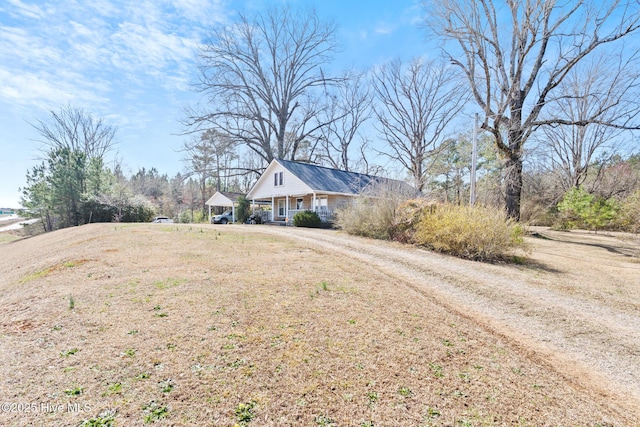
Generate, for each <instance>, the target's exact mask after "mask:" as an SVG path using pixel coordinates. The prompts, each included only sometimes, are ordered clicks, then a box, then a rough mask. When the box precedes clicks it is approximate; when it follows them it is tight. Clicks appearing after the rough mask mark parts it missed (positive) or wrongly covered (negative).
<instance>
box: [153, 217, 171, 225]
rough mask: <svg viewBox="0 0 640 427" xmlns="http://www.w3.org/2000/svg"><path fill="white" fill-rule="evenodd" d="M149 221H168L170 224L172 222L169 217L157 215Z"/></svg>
mask: <svg viewBox="0 0 640 427" xmlns="http://www.w3.org/2000/svg"><path fill="white" fill-rule="evenodd" d="M151 222H155V223H169V224H171V223H172V222H173V220H172V219H171V218H169V217H166V216H157V217H155V218H153V221H151Z"/></svg>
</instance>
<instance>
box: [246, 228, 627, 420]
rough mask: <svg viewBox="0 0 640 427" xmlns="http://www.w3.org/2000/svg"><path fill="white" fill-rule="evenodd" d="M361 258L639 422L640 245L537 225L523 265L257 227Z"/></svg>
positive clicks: (339, 235)
mask: <svg viewBox="0 0 640 427" xmlns="http://www.w3.org/2000/svg"><path fill="white" fill-rule="evenodd" d="M255 231H256V232H260V233H265V234H274V235H278V236H281V237H289V238H291V239H294V240H295V241H297V242H298V243H301V242H304V243H305V244H308V245H309V246H313V247H315V248H322V249H323V250H326V251H327V252H332V253H336V252H337V253H341V254H344V255H345V256H348V257H350V258H352V259H357V260H360V261H361V262H362V263H364V264H366V265H369V266H371V268H374V269H376V270H378V271H380V272H382V273H384V274H387V275H389V276H391V277H394V278H397V279H402V281H403V282H404V283H405V284H406V286H407V287H410V288H412V289H413V290H416V291H418V292H419V293H420V294H421V295H423V296H424V297H425V298H427V299H429V300H432V301H436V302H438V303H439V304H442V305H444V306H446V307H447V308H449V309H451V310H453V311H455V312H458V313H459V314H461V315H463V316H465V317H467V318H469V319H472V320H473V321H475V322H477V323H479V324H480V325H482V326H483V327H485V328H487V329H488V330H491V331H492V332H494V333H497V334H498V335H500V336H502V337H504V338H505V339H507V340H509V341H510V342H512V343H513V344H514V345H515V346H516V347H517V348H519V349H520V350H521V351H522V352H523V353H524V354H527V355H528V357H531V358H533V359H534V360H540V361H543V362H544V363H545V364H548V365H549V366H551V367H552V369H554V370H555V371H556V372H557V374H558V375H560V376H562V377H564V378H565V379H567V380H568V381H570V382H571V383H573V384H574V385H575V386H577V387H578V388H581V389H584V390H585V391H587V392H588V393H589V394H591V395H592V396H594V398H597V399H601V400H610V401H615V402H616V403H617V405H620V404H621V403H623V406H626V407H627V408H628V410H629V411H630V413H631V414H634V413H635V414H637V418H636V419H640V369H639V368H640V242H639V240H638V238H637V237H634V236H631V235H621V234H606V235H602V234H598V235H595V234H589V233H586V232H580V231H572V232H556V231H551V230H549V229H546V228H534V229H533V230H532V231H533V233H534V235H535V236H536V237H532V238H528V240H529V243H530V245H531V248H532V252H531V254H530V256H529V261H527V262H526V263H525V264H523V265H491V264H483V263H478V262H471V261H464V260H460V259H456V258H453V257H449V256H442V255H438V254H434V253H431V252H428V251H424V250H421V249H419V248H415V247H408V246H403V245H400V244H395V243H389V242H380V241H375V240H369V239H363V238H355V237H352V236H348V235H345V234H343V233H340V232H335V231H329V230H311V229H301V228H293V227H287V228H285V227H264V226H263V227H256V228H255Z"/></svg>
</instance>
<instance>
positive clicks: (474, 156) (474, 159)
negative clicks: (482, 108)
mask: <svg viewBox="0 0 640 427" xmlns="http://www.w3.org/2000/svg"><path fill="white" fill-rule="evenodd" d="M477 163H478V113H476V116H475V120H474V122H473V141H472V142H471V174H470V177H469V180H470V181H471V189H470V191H469V204H470V205H471V206H473V205H475V204H476V164H477Z"/></svg>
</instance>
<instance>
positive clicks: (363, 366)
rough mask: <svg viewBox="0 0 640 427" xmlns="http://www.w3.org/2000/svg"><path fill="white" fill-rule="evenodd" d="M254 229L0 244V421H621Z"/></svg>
mask: <svg viewBox="0 0 640 427" xmlns="http://www.w3.org/2000/svg"><path fill="white" fill-rule="evenodd" d="M260 228H261V227H259V226H254V227H251V226H206V225H205V226H188V225H173V224H172V225H168V224H139V225H117V224H92V225H88V226H83V227H78V228H73V229H66V230H61V231H56V232H53V233H48V234H45V235H40V236H36V237H33V238H28V239H24V240H19V241H14V242H10V243H3V244H1V245H0V251H1V253H2V257H1V259H0V309H1V310H2V316H1V318H0V319H1V321H0V328H1V329H0V358H1V360H2V364H0V402H2V403H3V407H2V412H0V425H15V426H20V425H60V426H63V425H64V426H68V425H79V424H81V423H82V422H83V421H88V420H91V419H93V421H94V422H98V420H100V419H101V420H103V421H108V420H109V419H110V417H112V419H113V425H117V426H131V425H145V424H151V425H203V426H205V425H207V426H232V425H250V426H254V425H255V426H269V425H276V426H329V425H335V426H429V425H434V426H490V425H510V426H511V425H513V426H540V425H554V426H555V425H562V426H594V427H595V426H627V425H633V423H635V422H636V420H634V419H633V416H632V414H628V413H625V412H621V411H620V410H619V408H616V407H613V406H611V405H610V404H608V403H605V402H603V401H599V400H598V398H597V396H596V397H594V394H592V393H589V392H588V391H587V390H584V389H582V388H579V387H575V386H574V385H573V384H572V383H571V382H569V381H567V380H566V379H565V378H564V377H563V376H562V375H561V374H559V373H558V372H557V371H555V370H554V369H552V367H551V366H550V365H549V364H547V363H545V361H544V360H540V358H535V357H530V354H529V352H528V351H527V349H526V348H521V347H520V346H517V345H514V344H512V343H510V342H509V340H507V339H505V338H504V337H502V336H501V335H499V334H495V333H493V332H490V331H489V330H487V329H486V328H483V327H481V326H479V325H478V324H476V323H474V322H472V321H471V320H469V319H468V318H466V317H463V316H461V315H459V314H456V313H455V312H452V311H450V310H448V309H447V308H445V307H443V306H442V305H439V304H438V303H437V301H434V300H431V299H429V298H426V297H425V296H424V295H423V294H419V293H418V292H416V291H415V290H413V289H412V288H410V287H407V286H405V284H404V283H403V282H402V281H401V280H400V279H397V278H395V277H393V276H392V275H387V274H385V273H384V272H381V271H380V270H377V269H375V268H371V267H370V266H368V265H366V264H364V263H362V262H358V261H357V260H355V259H351V258H349V257H345V256H343V255H340V254H337V253H332V252H331V251H328V250H326V249H323V248H319V247H315V246H314V245H313V244H309V243H308V242H299V241H296V239H294V238H291V239H288V238H284V237H279V236H273V235H269V234H262V233H260V232H258V231H259V230H260ZM7 404H9V405H7ZM95 425H98V424H95Z"/></svg>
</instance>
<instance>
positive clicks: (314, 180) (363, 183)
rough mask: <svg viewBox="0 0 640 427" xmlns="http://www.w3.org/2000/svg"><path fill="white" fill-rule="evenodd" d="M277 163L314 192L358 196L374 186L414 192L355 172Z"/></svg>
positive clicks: (291, 163) (404, 185) (401, 182)
mask: <svg viewBox="0 0 640 427" xmlns="http://www.w3.org/2000/svg"><path fill="white" fill-rule="evenodd" d="M277 161H278V163H280V164H281V165H282V166H284V167H285V168H287V169H288V170H289V171H290V172H291V173H292V174H294V175H295V176H297V177H298V178H300V179H301V180H302V181H303V182H304V183H305V184H307V185H308V186H309V187H311V189H312V190H314V191H320V192H321V191H326V192H330V193H344V194H360V193H362V192H363V191H364V190H366V189H367V188H371V187H372V186H375V185H380V184H382V185H385V184H391V185H394V186H398V187H399V189H401V190H403V191H410V192H415V189H413V188H412V187H411V186H409V185H408V184H407V183H405V182H403V181H397V180H394V179H387V178H382V177H379V176H373V175H366V174H362V173H357V172H347V171H343V170H339V169H332V168H328V167H325V166H318V165H312V164H309V163H300V162H293V161H290V160H283V159H277Z"/></svg>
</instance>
